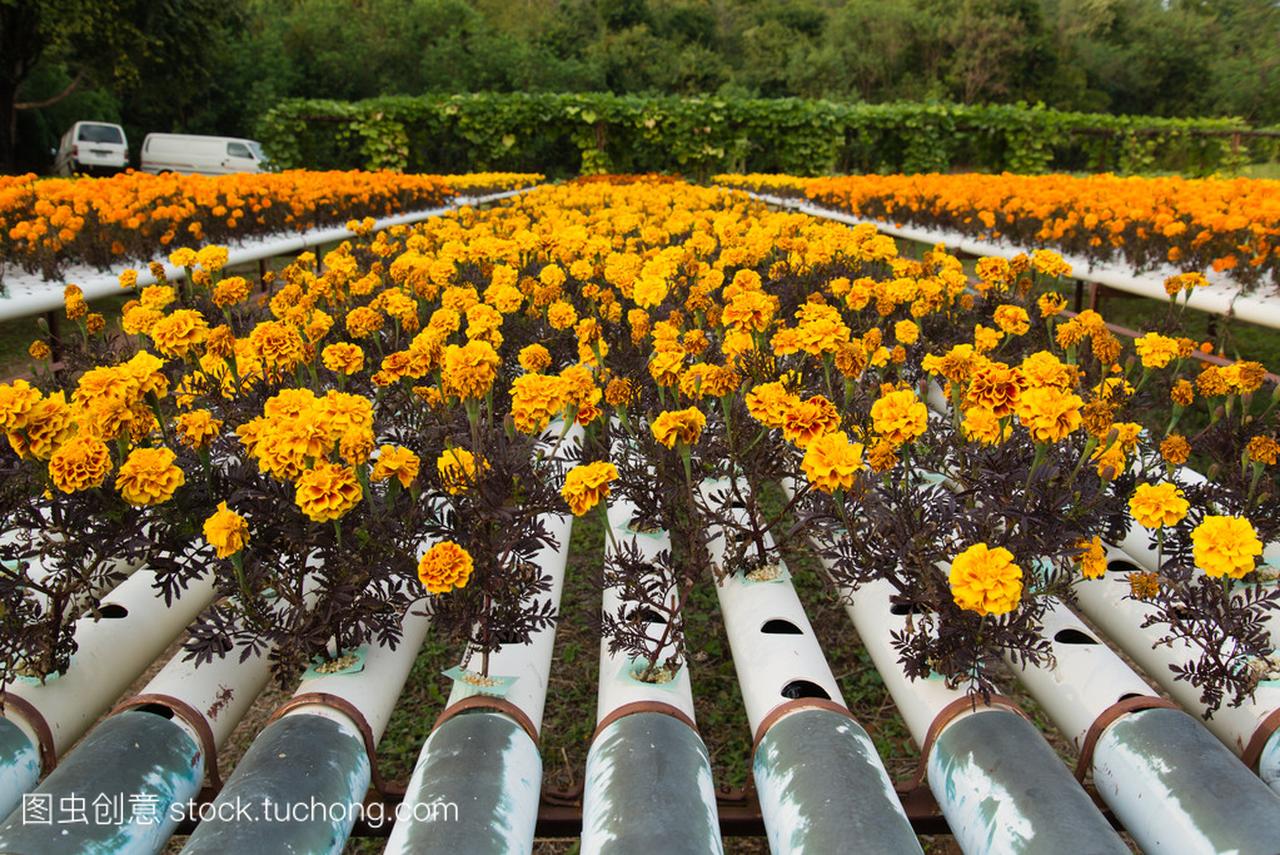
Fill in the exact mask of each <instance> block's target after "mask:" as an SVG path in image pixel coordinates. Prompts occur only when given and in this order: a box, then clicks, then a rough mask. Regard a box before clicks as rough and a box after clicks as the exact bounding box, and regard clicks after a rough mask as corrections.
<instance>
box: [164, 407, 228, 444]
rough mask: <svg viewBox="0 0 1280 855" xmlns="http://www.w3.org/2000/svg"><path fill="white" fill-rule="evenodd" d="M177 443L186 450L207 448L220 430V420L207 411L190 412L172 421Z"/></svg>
mask: <svg viewBox="0 0 1280 855" xmlns="http://www.w3.org/2000/svg"><path fill="white" fill-rule="evenodd" d="M174 425H175V426H176V427H177V428H178V441H179V442H181V443H182V444H183V445H185V446H187V447H188V448H208V447H209V443H211V442H213V440H214V438H215V437H216V436H217V435H218V431H220V430H222V420H221V419H215V418H214V417H213V414H212V413H210V412H209V411H208V410H191V411H190V412H186V413H183V414H182V415H180V416H178V417H177V418H176V419H174Z"/></svg>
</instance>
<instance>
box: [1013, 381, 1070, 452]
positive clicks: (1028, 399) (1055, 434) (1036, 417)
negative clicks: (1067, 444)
mask: <svg viewBox="0 0 1280 855" xmlns="http://www.w3.org/2000/svg"><path fill="white" fill-rule="evenodd" d="M1082 406H1084V401H1082V400H1081V399H1080V396H1079V395H1075V394H1072V393H1070V392H1064V391H1062V390H1061V389H1058V388H1056V387H1054V386H1040V387H1036V388H1032V389H1027V390H1025V391H1024V392H1023V393H1022V394H1021V395H1020V396H1019V398H1018V404H1017V415H1018V421H1020V422H1021V423H1022V425H1023V427H1025V428H1026V429H1027V430H1028V431H1030V433H1031V437H1032V439H1034V440H1035V441H1036V442H1059V441H1061V440H1062V439H1064V438H1066V437H1067V436H1068V435H1069V434H1071V432H1072V431H1074V430H1076V429H1077V428H1079V427H1080V425H1081V423H1082V422H1083V418H1082V417H1081V415H1080V408H1081V407H1082Z"/></svg>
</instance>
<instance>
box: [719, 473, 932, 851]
mask: <svg viewBox="0 0 1280 855" xmlns="http://www.w3.org/2000/svg"><path fill="white" fill-rule="evenodd" d="M728 486H729V485H728V482H708V483H706V484H704V485H703V493H704V495H705V496H707V497H708V499H711V498H712V496H713V495H714V494H716V493H717V492H719V491H723V490H724V489H725V488H726V487H728ZM728 510H729V512H730V513H731V514H733V515H735V516H736V518H737V521H738V522H739V524H746V523H747V521H748V517H747V512H746V509H745V508H729V509H728ZM727 536H728V533H727V532H726V531H725V530H723V529H719V528H713V529H712V530H711V531H710V532H709V537H710V549H711V557H712V560H713V561H714V562H715V563H716V564H718V565H720V566H721V567H722V570H723V572H726V573H727V574H728V575H726V576H725V577H724V578H723V579H722V580H721V581H720V582H719V584H717V586H716V594H717V596H718V597H719V600H720V610H721V613H722V614H723V616H724V627H725V632H726V634H727V635H728V636H729V645H730V647H731V648H732V650H733V661H734V667H735V669H736V671H737V675H738V685H739V687H740V688H741V689H742V698H743V702H744V704H745V706H746V709H747V718H748V720H749V722H750V725H751V731H752V733H753V734H755V739H756V748H755V754H754V757H753V763H752V774H753V777H754V779H755V782H756V790H757V792H758V795H759V798H760V811H761V814H762V815H763V818H764V824H765V829H766V830H767V832H768V835H769V847H770V849H771V850H772V851H773V852H775V853H801V852H806V851H808V852H835V851H840V850H841V849H843V848H844V847H846V846H847V845H848V841H851V840H857V841H858V848H859V850H860V851H866V852H885V853H900V852H919V851H921V849H920V844H919V842H918V841H917V840H916V837H915V833H914V832H913V831H912V829H911V823H910V821H909V820H908V819H907V816H906V812H905V811H904V810H903V808H902V803H901V801H900V800H899V799H898V794H897V792H896V791H895V790H894V787H893V781H892V780H891V779H890V777H889V773H888V771H887V770H886V769H885V767H884V763H883V762H882V761H881V759H880V756H879V754H877V752H876V750H875V745H874V744H873V743H872V741H871V738H870V736H868V735H867V732H866V731H865V730H864V729H863V728H862V726H861V725H859V724H858V723H857V722H856V721H855V720H854V718H853V716H852V715H851V714H848V713H847V706H846V705H845V703H844V698H843V697H842V696H841V693H840V687H839V685H838V684H837V683H836V679H835V675H833V674H832V673H831V669H830V667H829V666H828V665H827V661H826V657H825V656H824V655H823V653H822V647H821V645H820V644H819V643H818V639H817V636H815V635H814V632H813V627H812V626H811V625H810V624H809V618H808V616H807V615H806V614H805V611H804V606H803V605H802V604H801V602H800V598H799V597H798V596H797V595H796V591H795V588H794V587H793V585H792V584H791V581H790V578H789V577H787V575H786V570H785V566H784V565H782V563H781V559H779V570H780V571H781V575H780V577H779V578H778V579H776V580H775V581H763V582H753V581H750V580H748V579H747V578H746V576H745V575H743V574H742V573H738V572H732V571H730V569H729V568H727V567H725V566H724V563H725V560H726V548H727V544H726V537H727ZM764 539H765V542H766V547H771V546H772V545H773V542H772V539H771V538H770V537H769V536H768V534H767V533H765V535H764ZM806 699H808V700H809V703H807V704H806V703H805V701H806ZM779 713H781V715H779Z"/></svg>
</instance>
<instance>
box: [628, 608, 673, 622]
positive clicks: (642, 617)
mask: <svg viewBox="0 0 1280 855" xmlns="http://www.w3.org/2000/svg"><path fill="white" fill-rule="evenodd" d="M627 620H638V621H640V623H658V624H664V623H666V622H667V619H666V618H664V617H663V616H662V615H660V614H658V613H657V612H655V611H654V610H653V609H645V608H637V609H632V611H631V613H630V614H629V615H627Z"/></svg>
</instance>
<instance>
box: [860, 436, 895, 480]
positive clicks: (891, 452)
mask: <svg viewBox="0 0 1280 855" xmlns="http://www.w3.org/2000/svg"><path fill="white" fill-rule="evenodd" d="M867 465H868V466H870V467H871V471H872V472H888V471H889V470H890V469H892V468H893V467H895V466H897V465H898V447H897V446H896V445H894V444H893V443H892V442H889V440H887V439H879V440H876V442H875V444H874V445H872V446H871V448H870V449H869V450H868V451H867Z"/></svg>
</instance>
